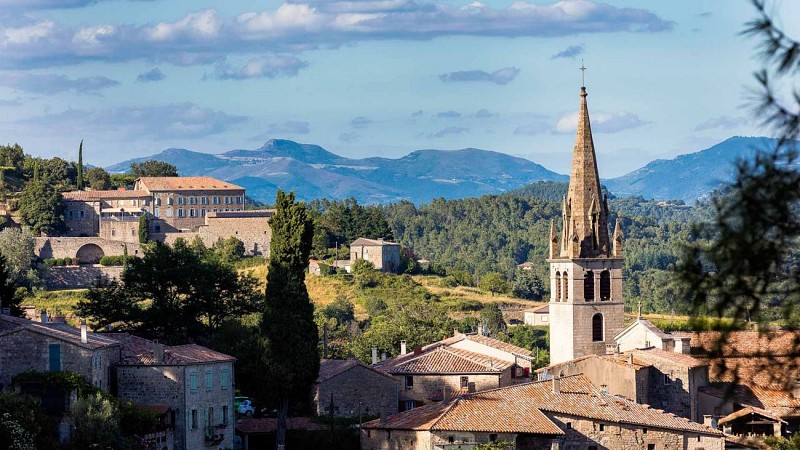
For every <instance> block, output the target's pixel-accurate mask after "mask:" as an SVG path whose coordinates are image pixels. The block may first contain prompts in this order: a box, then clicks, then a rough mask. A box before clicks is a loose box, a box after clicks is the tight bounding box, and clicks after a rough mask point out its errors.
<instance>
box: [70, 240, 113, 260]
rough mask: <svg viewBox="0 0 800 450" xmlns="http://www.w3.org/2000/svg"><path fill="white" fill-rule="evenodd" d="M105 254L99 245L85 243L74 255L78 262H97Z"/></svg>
mask: <svg viewBox="0 0 800 450" xmlns="http://www.w3.org/2000/svg"><path fill="white" fill-rule="evenodd" d="M105 255H106V254H105V252H104V251H103V249H102V248H101V247H100V246H99V245H97V244H85V245H82V246H81V248H79V249H78V252H77V253H76V254H75V257H76V258H78V264H97V263H99V262H100V259H101V258H102V257H103V256H105Z"/></svg>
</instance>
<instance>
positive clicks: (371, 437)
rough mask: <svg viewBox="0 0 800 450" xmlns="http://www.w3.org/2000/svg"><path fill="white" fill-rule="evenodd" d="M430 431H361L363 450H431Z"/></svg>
mask: <svg viewBox="0 0 800 450" xmlns="http://www.w3.org/2000/svg"><path fill="white" fill-rule="evenodd" d="M431 437H432V436H431V433H430V432H429V431H409V430H377V429H363V430H361V450H431V449H432V448H434V447H433V445H432V444H431Z"/></svg>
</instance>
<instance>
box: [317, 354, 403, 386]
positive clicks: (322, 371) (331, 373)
mask: <svg viewBox="0 0 800 450" xmlns="http://www.w3.org/2000/svg"><path fill="white" fill-rule="evenodd" d="M356 366H361V367H363V368H365V369H367V370H371V371H373V372H375V373H376V374H378V375H381V376H384V377H387V378H389V379H391V380H394V378H393V377H392V376H391V375H389V374H388V373H386V372H384V371H382V370H378V369H376V368H375V367H370V366H367V365H366V364H362V363H361V362H359V361H358V360H355V359H323V360H320V362H319V375H318V376H317V380H316V381H315V383H322V382H325V381H327V380H330V379H331V378H333V377H335V376H336V375H339V374H340V373H342V372H346V371H348V370H350V369H352V368H353V367H356Z"/></svg>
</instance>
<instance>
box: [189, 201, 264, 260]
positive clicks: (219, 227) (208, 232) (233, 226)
mask: <svg viewBox="0 0 800 450" xmlns="http://www.w3.org/2000/svg"><path fill="white" fill-rule="evenodd" d="M273 214H274V211H272V210H261V211H240V212H236V211H231V212H218V213H213V212H212V213H209V214H208V216H207V217H206V221H205V225H203V226H201V227H199V228H198V229H197V232H198V235H199V236H200V238H201V239H202V240H203V243H205V244H206V246H212V245H214V244H215V243H216V242H217V241H218V240H219V239H227V238H229V237H231V236H233V237H235V238H237V239H239V240H240V241H242V242H243V243H244V252H245V254H246V255H250V256H255V255H263V256H264V257H269V245H270V241H271V240H272V228H270V226H269V220H270V218H271V217H272V215H273Z"/></svg>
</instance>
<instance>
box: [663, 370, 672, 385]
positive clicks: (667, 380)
mask: <svg viewBox="0 0 800 450" xmlns="http://www.w3.org/2000/svg"><path fill="white" fill-rule="evenodd" d="M664 384H672V379H671V378H670V377H669V375H667V374H666V373H665V374H664Z"/></svg>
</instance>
